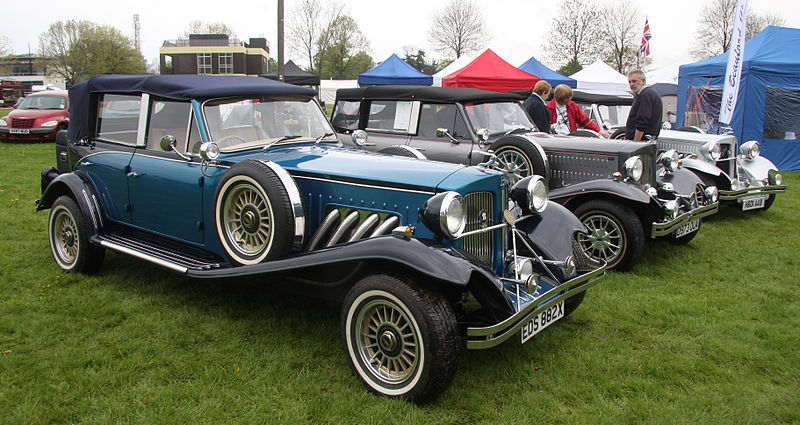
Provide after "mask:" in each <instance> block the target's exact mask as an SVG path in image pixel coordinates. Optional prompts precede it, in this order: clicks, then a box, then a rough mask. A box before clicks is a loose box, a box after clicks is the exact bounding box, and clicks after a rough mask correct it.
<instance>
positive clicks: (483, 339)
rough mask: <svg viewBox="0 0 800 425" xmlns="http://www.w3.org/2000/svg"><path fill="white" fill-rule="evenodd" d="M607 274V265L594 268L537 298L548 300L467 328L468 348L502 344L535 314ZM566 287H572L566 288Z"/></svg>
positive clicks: (587, 286) (582, 289)
mask: <svg viewBox="0 0 800 425" xmlns="http://www.w3.org/2000/svg"><path fill="white" fill-rule="evenodd" d="M605 275H606V267H605V266H603V267H600V268H599V269H595V270H592V271H590V272H588V273H586V274H584V275H581V276H578V277H576V278H574V279H570V280H568V281H567V282H564V283H562V284H561V285H559V286H556V287H555V288H553V289H551V290H549V291H547V292H545V293H544V294H542V295H540V296H539V297H538V298H537V300H542V299H545V300H547V301H545V302H543V303H539V304H537V303H536V301H533V302H531V303H530V304H528V305H527V306H526V307H525V308H523V309H522V310H520V311H518V312H517V313H516V314H514V315H512V316H511V317H509V318H508V319H506V320H504V321H502V322H500V323H498V324H496V325H492V326H486V327H480V328H467V337H466V340H467V348H468V349H470V350H481V349H486V348H491V347H494V346H496V345H499V344H501V343H502V342H504V341H505V340H507V339H508V338H510V337H511V336H512V335H515V334H516V333H517V332H518V331H519V330H520V329H521V328H522V326H524V325H525V324H526V323H527V322H528V320H530V319H531V318H532V317H533V316H535V315H537V314H539V313H541V312H543V311H545V310H547V309H548V308H550V307H551V306H552V305H553V304H556V303H558V302H560V301H562V300H565V299H567V298H569V297H571V296H572V295H575V294H577V293H579V292H583V291H585V290H587V289H589V288H591V287H592V286H594V285H597V284H598V283H600V281H602V280H603V279H604V278H605ZM564 288H570V289H567V290H564ZM550 297H552V298H550Z"/></svg>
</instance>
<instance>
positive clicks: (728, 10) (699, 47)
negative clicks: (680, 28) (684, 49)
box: [692, 0, 785, 59]
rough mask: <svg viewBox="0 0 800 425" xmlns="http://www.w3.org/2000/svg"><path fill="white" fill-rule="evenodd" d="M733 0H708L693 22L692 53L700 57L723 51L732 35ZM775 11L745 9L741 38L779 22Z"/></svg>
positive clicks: (734, 6) (781, 23) (735, 1)
mask: <svg viewBox="0 0 800 425" xmlns="http://www.w3.org/2000/svg"><path fill="white" fill-rule="evenodd" d="M736 4H737V0H708V2H707V3H706V5H705V7H704V8H703V14H702V15H700V19H699V21H698V23H697V39H696V40H695V45H694V48H693V49H692V55H693V56H694V57H696V58H700V59H704V58H709V57H711V56H716V55H719V54H722V53H725V52H727V51H728V50H729V49H730V48H731V39H732V38H733V19H734V16H735V14H736ZM784 22H785V19H784V18H783V17H781V16H779V15H777V14H773V13H766V14H759V13H758V12H754V11H748V13H747V31H746V33H745V39H747V40H749V39H751V38H752V37H754V36H755V35H756V34H758V33H760V32H761V31H762V30H763V29H764V28H766V27H767V26H768V25H783V23H784Z"/></svg>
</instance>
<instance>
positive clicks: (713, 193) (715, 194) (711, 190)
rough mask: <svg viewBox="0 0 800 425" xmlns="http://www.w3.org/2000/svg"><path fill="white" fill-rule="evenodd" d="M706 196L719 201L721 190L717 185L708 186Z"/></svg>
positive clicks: (712, 200) (710, 199) (713, 200)
mask: <svg viewBox="0 0 800 425" xmlns="http://www.w3.org/2000/svg"><path fill="white" fill-rule="evenodd" d="M705 193H706V198H708V200H709V201H711V202H717V199H718V198H719V190H717V187H716V186H708V187H707V188H706V190H705Z"/></svg>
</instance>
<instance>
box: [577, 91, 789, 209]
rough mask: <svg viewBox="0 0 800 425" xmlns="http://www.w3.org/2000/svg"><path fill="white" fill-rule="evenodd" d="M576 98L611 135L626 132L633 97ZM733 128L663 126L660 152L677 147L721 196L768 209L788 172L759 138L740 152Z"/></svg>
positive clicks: (687, 164) (742, 205)
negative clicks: (716, 130)
mask: <svg viewBox="0 0 800 425" xmlns="http://www.w3.org/2000/svg"><path fill="white" fill-rule="evenodd" d="M576 96H577V99H576V100H575V101H576V102H578V104H579V105H580V106H581V107H582V108H583V109H584V111H586V113H587V114H589V116H590V117H591V118H592V119H594V120H595V121H596V122H597V123H598V125H600V126H601V128H604V129H606V130H608V131H610V132H611V133H612V134H611V137H612V138H617V139H622V138H624V137H625V121H626V120H627V116H628V111H629V110H630V106H629V105H630V104H631V103H632V102H633V99H632V98H630V97H626V96H612V95H588V94H585V93H583V94H578V95H576ZM737 145H738V143H737V140H736V137H735V136H734V135H732V134H719V135H717V134H707V133H706V132H704V131H703V130H701V129H699V128H697V127H683V128H680V129H678V130H671V129H669V128H666V129H662V130H661V133H660V134H659V136H658V141H657V146H658V151H659V152H667V151H670V150H674V151H676V152H677V153H678V154H679V157H680V161H681V163H682V166H683V167H684V168H686V169H689V170H691V171H693V172H694V173H695V174H697V175H698V176H699V177H700V178H701V179H702V180H703V182H705V183H706V184H707V185H714V186H716V187H717V189H718V190H719V200H720V202H723V203H726V204H731V205H736V206H737V207H739V208H741V209H742V210H743V211H747V210H757V211H764V210H767V209H769V207H770V206H772V203H773V202H775V195H776V194H778V193H781V192H784V191H786V185H784V184H783V178H782V176H781V174H780V173H779V172H778V168H777V167H776V166H775V164H773V163H772V161H770V160H768V159H767V158H764V157H763V156H761V149H760V146H759V144H758V142H757V141H749V142H746V143H743V144H742V145H741V146H740V147H739V149H738V152H739V153H738V154H737Z"/></svg>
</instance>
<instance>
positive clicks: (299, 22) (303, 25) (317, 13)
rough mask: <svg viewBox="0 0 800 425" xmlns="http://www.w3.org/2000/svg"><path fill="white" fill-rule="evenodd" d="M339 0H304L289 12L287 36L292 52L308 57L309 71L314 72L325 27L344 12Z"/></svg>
mask: <svg viewBox="0 0 800 425" xmlns="http://www.w3.org/2000/svg"><path fill="white" fill-rule="evenodd" d="M343 10H344V5H343V4H342V3H339V2H337V1H335V0H334V1H331V2H327V3H326V2H320V1H317V0H302V1H301V2H300V3H299V4H297V5H296V6H295V7H293V8H292V11H291V12H290V13H289V22H288V25H287V31H286V38H287V41H288V44H289V49H290V51H291V52H292V53H294V54H296V55H300V56H305V57H306V59H308V71H309V72H314V56H315V55H316V54H317V42H318V41H319V37H320V35H321V34H322V31H323V29H324V28H326V27H327V26H328V25H330V23H331V22H333V21H334V20H335V19H336V18H337V17H338V16H340V15H341V14H342V13H343Z"/></svg>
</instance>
